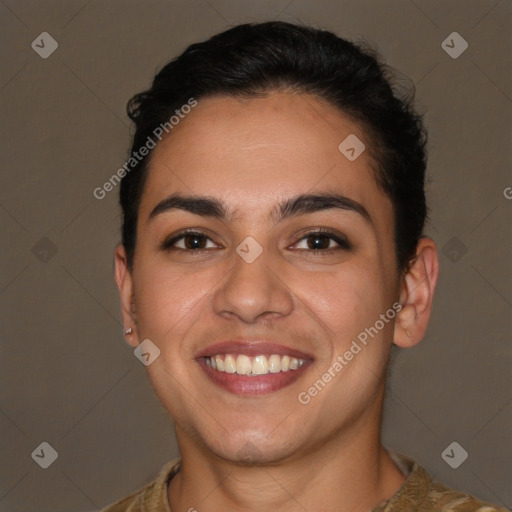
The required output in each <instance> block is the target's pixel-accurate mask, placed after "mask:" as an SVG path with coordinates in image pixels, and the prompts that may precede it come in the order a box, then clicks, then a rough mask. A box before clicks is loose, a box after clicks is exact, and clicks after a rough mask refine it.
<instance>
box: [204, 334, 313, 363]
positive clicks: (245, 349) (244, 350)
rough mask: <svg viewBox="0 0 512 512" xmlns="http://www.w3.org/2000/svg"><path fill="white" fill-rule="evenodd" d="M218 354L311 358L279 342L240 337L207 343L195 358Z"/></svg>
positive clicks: (311, 357)
mask: <svg viewBox="0 0 512 512" xmlns="http://www.w3.org/2000/svg"><path fill="white" fill-rule="evenodd" d="M218 354H219V355H220V354H244V355H246V356H259V355H265V354H277V355H281V356H291V357H296V358H297V359H306V360H307V359H313V356H312V355H311V354H306V353H305V352H302V351H301V350H297V349H295V348H291V347H286V346H285V345H281V344H279V343H275V342H273V341H268V340H262V339H257V340H247V339H242V338H237V339H231V340H226V341H221V342H219V343H214V344H213V345H209V346H208V347H206V348H205V349H203V350H201V351H200V352H199V353H198V354H197V356H196V357H197V358H200V357H210V356H215V355H218Z"/></svg>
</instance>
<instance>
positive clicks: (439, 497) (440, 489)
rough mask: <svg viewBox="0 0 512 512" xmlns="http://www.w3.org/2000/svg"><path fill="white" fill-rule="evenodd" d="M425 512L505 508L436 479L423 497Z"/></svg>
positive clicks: (482, 511) (485, 511) (499, 510)
mask: <svg viewBox="0 0 512 512" xmlns="http://www.w3.org/2000/svg"><path fill="white" fill-rule="evenodd" d="M424 510H425V512H427V511H428V512H430V511H432V512H437V511H439V512H507V509H506V508H503V507H499V506H497V505H492V504H491V503H487V502H484V501H481V500H480V499H478V498H476V497H475V496H472V495H471V494H466V493H463V492H459V491H456V490H454V489H451V488H450V487H448V486H446V485H444V484H442V483H440V482H436V481H432V483H431V485H430V489H429V492H428V495H427V496H426V498H425V508H424Z"/></svg>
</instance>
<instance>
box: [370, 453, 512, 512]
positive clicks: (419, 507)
mask: <svg viewBox="0 0 512 512" xmlns="http://www.w3.org/2000/svg"><path fill="white" fill-rule="evenodd" d="M390 455H391V456H392V458H393V460H394V461H395V463H396V464H397V466H398V467H399V468H400V469H401V471H402V472H403V473H404V474H405V475H406V476H407V478H406V480H405V482H404V483H403V484H402V486H401V487H400V488H399V489H398V490H397V492H396V493H395V494H394V495H393V496H392V497H391V499H390V500H389V501H388V502H386V503H384V504H383V506H382V508H378V509H377V511H379V512H380V511H382V512H399V511H404V510H411V511H412V510H414V511H416V512H508V511H507V509H505V508H503V507H499V506H497V505H492V504H491V503H486V502H484V501H481V500H479V499H478V498H476V497H475V496H472V495H470V494H466V493H463V492H460V491H456V490H454V489H451V488H450V487H448V486H446V485H444V484H442V483H441V482H437V481H435V480H433V479H432V478H431V477H430V475H429V474H428V472H427V471H426V470H425V469H424V468H422V467H421V466H420V465H418V464H417V463H416V462H414V461H413V460H412V459H409V458H407V457H404V456H403V455H398V454H396V453H394V454H391V453H390ZM377 511H376V512H377Z"/></svg>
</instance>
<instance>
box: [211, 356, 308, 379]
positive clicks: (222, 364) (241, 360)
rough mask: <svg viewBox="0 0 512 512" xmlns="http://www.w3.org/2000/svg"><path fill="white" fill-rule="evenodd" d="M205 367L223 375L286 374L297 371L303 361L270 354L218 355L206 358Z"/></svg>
mask: <svg viewBox="0 0 512 512" xmlns="http://www.w3.org/2000/svg"><path fill="white" fill-rule="evenodd" d="M205 359H206V365H207V366H209V367H210V368H212V369H213V370H217V371H220V372H225V373H237V374H239V375H248V376H251V377H252V376H255V375H267V374H268V373H279V372H287V371H290V370H297V369H298V368H300V367H301V366H303V365H304V364H305V362H306V361H305V360H304V359H298V358H296V357H290V356H280V355H278V354H272V355H271V356H268V357H267V356H264V355H259V356H255V357H252V358H251V357H249V356H246V355H245V354H239V355H236V354H226V355H225V356H224V355H222V354H218V355H215V356H211V357H206V358H205Z"/></svg>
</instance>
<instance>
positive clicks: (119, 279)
mask: <svg viewBox="0 0 512 512" xmlns="http://www.w3.org/2000/svg"><path fill="white" fill-rule="evenodd" d="M114 258H115V271H114V275H115V280H116V284H117V288H118V290H119V295H120V298H121V310H122V315H123V325H124V329H123V334H124V336H125V339H126V341H127V342H128V343H129V344H130V345H132V346H134V347H136V346H137V345H138V337H137V326H136V324H137V318H136V315H135V302H134V293H133V280H132V275H131V272H130V269H129V268H128V260H127V258H126V251H125V249H124V247H123V246H122V245H119V246H117V247H116V250H115V254H114Z"/></svg>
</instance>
